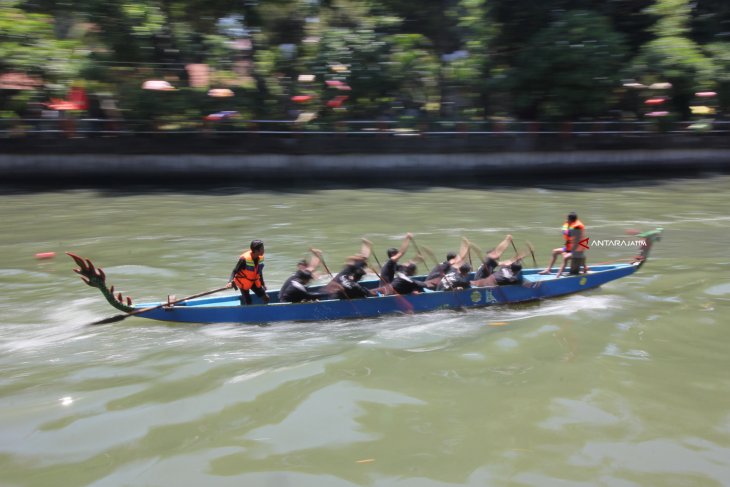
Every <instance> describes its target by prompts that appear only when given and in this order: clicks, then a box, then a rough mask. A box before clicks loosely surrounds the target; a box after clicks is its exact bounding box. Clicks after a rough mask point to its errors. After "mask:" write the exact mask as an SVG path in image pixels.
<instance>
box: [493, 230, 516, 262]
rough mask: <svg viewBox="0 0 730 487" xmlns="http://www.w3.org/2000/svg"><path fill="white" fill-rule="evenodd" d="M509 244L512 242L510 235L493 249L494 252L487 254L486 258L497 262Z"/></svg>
mask: <svg viewBox="0 0 730 487" xmlns="http://www.w3.org/2000/svg"><path fill="white" fill-rule="evenodd" d="M510 242H512V235H507V236H506V237H505V238H504V240H502V241H501V242H500V243H499V245H497V247H495V249H494V250H492V251H491V252H489V253H488V254H487V256H489V257H491V258H492V259H494V260H499V258H500V257H501V256H502V254H503V253H504V251H505V250H507V247H509V245H510Z"/></svg>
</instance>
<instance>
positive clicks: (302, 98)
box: [291, 95, 312, 103]
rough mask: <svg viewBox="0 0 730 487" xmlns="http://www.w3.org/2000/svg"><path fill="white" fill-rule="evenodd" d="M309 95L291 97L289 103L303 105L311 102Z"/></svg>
mask: <svg viewBox="0 0 730 487" xmlns="http://www.w3.org/2000/svg"><path fill="white" fill-rule="evenodd" d="M311 99H312V97H311V95H296V96H292V97H291V101H293V102H296V103H304V102H307V101H309V100H311Z"/></svg>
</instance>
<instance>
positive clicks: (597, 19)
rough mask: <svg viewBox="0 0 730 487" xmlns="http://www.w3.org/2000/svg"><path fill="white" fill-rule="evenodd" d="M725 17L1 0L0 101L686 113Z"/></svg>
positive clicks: (724, 93)
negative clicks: (76, 90)
mask: <svg viewBox="0 0 730 487" xmlns="http://www.w3.org/2000/svg"><path fill="white" fill-rule="evenodd" d="M729 23H730V6H729V4H728V2H727V1H724V0H612V1H610V2H606V1H598V0H593V1H585V0H543V1H540V2H535V1H532V0H424V1H421V2H412V1H406V0H266V1H261V0H258V1H257V0H247V1H243V2H229V1H224V0H205V1H203V0H139V1H134V2H132V1H121V2H108V1H104V0H79V1H77V2H65V1H59V0H25V1H23V0H3V2H2V6H0V75H2V74H3V73H23V74H25V75H28V76H36V77H38V78H39V79H41V80H42V81H43V87H42V89H38V90H36V91H34V92H33V94H32V95H30V94H28V93H20V92H13V91H8V90H0V93H2V96H0V112H2V111H4V112H7V111H8V110H15V111H16V112H18V113H20V109H19V108H18V107H19V104H18V100H24V101H29V100H30V99H31V98H33V97H35V98H36V99H37V100H38V101H43V100H46V99H48V97H50V96H59V95H60V96H63V95H64V94H65V93H66V92H67V91H68V89H69V88H70V87H72V86H79V85H81V86H84V87H86V89H87V90H88V91H89V92H91V93H105V94H106V95H107V96H111V97H113V98H115V99H117V100H118V102H119V106H120V107H121V108H122V109H123V110H126V113H127V114H128V116H129V117H132V118H137V117H152V118H154V117H158V116H160V115H161V114H163V113H164V112H165V111H168V112H169V111H170V109H171V107H174V109H175V110H177V111H178V113H180V114H185V116H190V117H197V118H200V117H201V115H205V114H206V113H207V112H209V111H211V110H216V109H224V108H225V109H232V110H237V111H238V112H239V113H241V114H242V115H243V116H244V117H246V118H251V119H254V118H260V117H269V118H280V119H294V118H297V117H298V116H299V115H301V114H302V113H308V114H311V115H310V116H309V120H311V119H316V118H320V119H326V120H336V119H338V118H358V117H363V118H365V117H367V118H370V117H394V118H400V117H411V118H434V119H436V118H438V119H454V120H458V119H479V120H484V119H488V118H490V117H511V118H515V119H523V120H575V119H583V118H593V119H595V118H605V117H609V116H611V117H614V116H616V114H617V113H621V114H622V116H625V117H640V116H642V114H643V107H642V106H641V101H642V100H644V99H648V98H651V97H655V96H656V95H657V94H659V95H661V96H663V97H665V98H667V103H666V104H665V105H664V106H663V108H665V109H668V110H669V111H670V112H671V113H673V114H675V115H676V116H678V117H683V118H686V117H689V116H691V113H692V112H691V109H690V106H691V104H692V103H693V99H694V98H695V93H697V92H699V91H703V92H705V93H710V92H717V98H716V100H717V104H718V106H717V108H718V109H719V110H720V111H721V113H724V111H725V110H727V107H728V105H730V55H728V52H730V49H728V47H730V34H729V33H728V32H730V30H729V29H728V28H727V25H728V24H729ZM192 67H195V69H193V68H192ZM195 70H197V71H195ZM196 73H197V74H196ZM200 73H203V74H202V75H201V74H200ZM201 76H202V77H201ZM152 79H157V80H165V81H167V82H169V83H170V84H171V86H174V87H175V88H176V91H175V92H171V93H166V94H164V95H160V94H159V93H157V94H154V93H147V92H144V91H143V90H142V84H143V82H144V81H146V80H152ZM657 83H659V84H662V83H663V85H662V86H664V90H663V91H662V92H661V93H657V92H653V91H652V88H651V86H658V85H657ZM627 87H631V88H627ZM667 87H670V88H667ZM211 88H220V89H223V88H225V89H227V90H229V91H230V92H231V93H232V94H233V96H232V97H229V98H228V99H226V100H223V101H221V100H213V99H211V98H210V97H208V96H207V93H208V90H209V89H211ZM630 90H643V91H641V92H640V95H639V96H633V97H629V96H628V95H627V93H628V92H629V91H630ZM634 95H636V92H634ZM162 96H164V100H163V101H162V102H160V100H161V99H162V98H161V97H162ZM629 100H633V101H631V102H629Z"/></svg>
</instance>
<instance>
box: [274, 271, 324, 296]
mask: <svg viewBox="0 0 730 487" xmlns="http://www.w3.org/2000/svg"><path fill="white" fill-rule="evenodd" d="M311 280H312V273H311V272H310V271H309V270H306V269H300V270H298V271H296V272H295V273H294V274H293V275H292V276H291V277H289V279H287V280H286V281H284V284H283V285H282V286H281V290H279V301H280V302H282V303H301V302H302V301H314V300H316V299H321V298H325V299H326V298H327V297H328V295H327V294H319V293H313V292H310V291H309V289H307V284H309V283H310V282H311Z"/></svg>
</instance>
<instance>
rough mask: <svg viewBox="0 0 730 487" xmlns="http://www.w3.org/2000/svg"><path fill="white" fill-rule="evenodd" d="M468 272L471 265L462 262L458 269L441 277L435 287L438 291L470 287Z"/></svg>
mask: <svg viewBox="0 0 730 487" xmlns="http://www.w3.org/2000/svg"><path fill="white" fill-rule="evenodd" d="M469 272H471V266H470V265H469V264H462V265H461V266H460V267H459V268H458V269H454V270H452V271H450V272H449V273H448V274H446V275H445V276H444V278H443V279H441V282H439V284H438V287H437V289H438V290H439V291H454V290H456V289H468V288H470V287H471V283H470V282H469Z"/></svg>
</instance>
